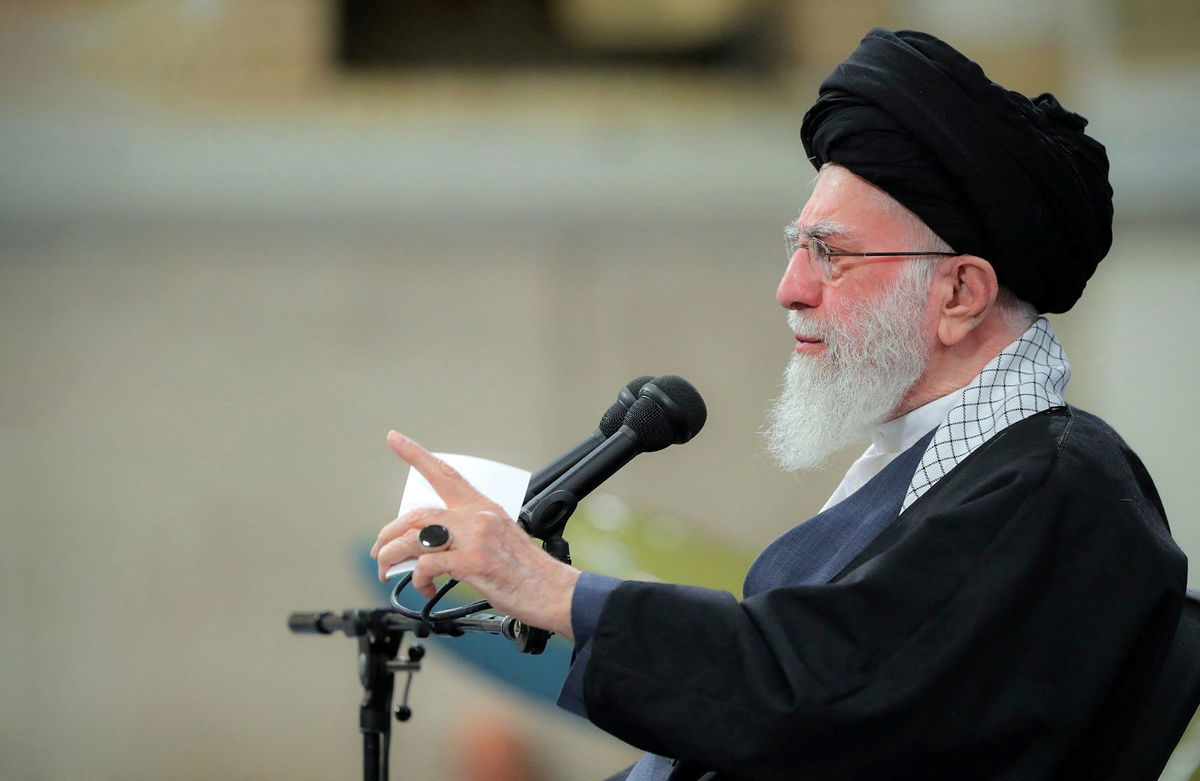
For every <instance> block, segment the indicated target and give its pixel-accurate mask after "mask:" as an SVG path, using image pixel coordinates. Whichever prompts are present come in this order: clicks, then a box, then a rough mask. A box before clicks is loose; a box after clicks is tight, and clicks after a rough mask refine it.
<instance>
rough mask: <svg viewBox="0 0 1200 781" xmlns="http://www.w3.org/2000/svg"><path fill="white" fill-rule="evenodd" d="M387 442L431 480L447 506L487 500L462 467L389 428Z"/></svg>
mask: <svg viewBox="0 0 1200 781" xmlns="http://www.w3.org/2000/svg"><path fill="white" fill-rule="evenodd" d="M387 441H388V445H390V446H391V448H392V450H394V451H396V455H398V456H400V457H401V458H402V459H404V460H405V461H406V462H408V464H409V465H410V466H411V467H412V468H413V469H415V470H417V471H418V472H420V473H421V475H422V476H423V477H424V478H425V479H426V480H428V481H429V484H430V485H431V486H433V490H435V491H437V494H438V496H440V497H442V501H444V502H445V503H446V506H447V507H458V506H461V505H464V504H467V503H469V502H472V501H476V500H480V499H484V496H483V494H481V493H479V492H478V491H476V490H475V487H474V486H472V485H471V484H470V483H468V482H467V479H466V478H465V477H463V476H462V475H460V474H459V473H458V470H456V469H455V468H454V467H452V466H450V465H449V464H447V463H446V462H445V461H443V460H442V459H440V458H438V457H437V456H435V455H434V454H433V453H430V452H429V451H428V450H426V449H425V448H423V447H421V445H419V444H417V443H416V442H414V441H413V440H411V439H409V438H408V437H406V436H404V435H403V434H400V433H397V432H395V431H389V432H388V435H387Z"/></svg>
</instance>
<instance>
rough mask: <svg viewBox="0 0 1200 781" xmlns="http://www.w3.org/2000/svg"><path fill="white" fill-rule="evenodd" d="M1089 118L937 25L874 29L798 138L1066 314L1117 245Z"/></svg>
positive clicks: (1006, 280)
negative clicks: (989, 68)
mask: <svg viewBox="0 0 1200 781" xmlns="http://www.w3.org/2000/svg"><path fill="white" fill-rule="evenodd" d="M1086 126H1087V120H1086V119H1084V118H1083V117H1081V116H1079V115H1078V114H1074V113H1072V112H1070V111H1067V110H1066V109H1064V108H1063V107H1062V106H1060V105H1059V103H1058V101H1057V100H1056V99H1055V98H1054V96H1053V95H1050V94H1049V93H1046V94H1043V95H1040V96H1038V97H1037V98H1035V99H1033V100H1030V99H1029V98H1027V97H1025V96H1024V95H1021V94H1020V93H1017V92H1012V91H1009V90H1006V89H1004V88H1003V87H1001V86H1000V85H999V84H995V83H993V82H992V81H991V80H989V79H988V77H987V76H986V75H985V74H984V72H983V70H982V69H981V68H980V67H979V66H978V65H976V64H975V63H974V62H972V61H971V60H969V59H967V58H966V57H964V56H963V55H962V54H960V53H959V52H958V51H956V50H955V49H954V48H952V47H951V46H949V45H948V44H946V43H945V42H943V41H940V40H938V39H937V38H935V37H933V36H932V35H928V34H926V33H919V32H912V31H909V30H902V31H899V32H895V33H892V32H889V31H887V30H881V29H878V28H877V29H874V30H872V31H871V32H869V33H868V34H867V37H866V38H864V39H863V41H862V43H861V44H860V45H859V47H858V49H857V50H855V52H854V53H853V54H851V55H850V57H849V59H847V60H846V61H845V62H843V63H842V64H841V65H839V66H838V67H837V68H836V69H835V70H834V72H833V73H832V74H831V75H830V76H829V78H827V79H825V81H824V83H822V84H821V90H820V96H819V97H818V99H817V102H816V104H815V105H814V106H813V107H812V108H811V109H809V111H808V113H807V114H806V115H805V116H804V123H803V125H802V126H801V129H800V135H801V139H802V140H803V142H804V149H805V151H806V152H807V153H808V157H809V159H810V160H811V161H812V162H813V165H815V166H816V167H817V168H820V167H821V166H822V165H823V164H825V163H826V162H834V163H837V164H838V165H842V166H845V167H846V168H848V169H849V170H850V171H851V172H853V173H854V174H856V175H858V176H860V177H862V178H863V179H866V180H867V181H869V182H871V183H872V184H874V185H875V186H877V187H879V188H880V189H882V190H883V191H884V192H886V193H888V194H889V195H890V196H892V197H893V198H895V199H896V200H897V201H899V202H900V203H902V204H903V205H904V206H905V207H907V208H908V209H909V210H910V211H912V212H913V213H915V214H916V215H917V216H918V217H920V218H921V219H922V220H924V222H925V224H926V225H928V226H929V227H930V228H931V229H932V230H933V231H934V232H935V233H937V234H938V235H939V236H941V237H942V238H943V239H944V240H945V241H946V242H947V243H949V244H950V246H951V247H953V248H954V250H955V251H956V252H961V253H964V254H969V255H977V256H979V257H981V258H984V259H985V260H987V261H989V262H990V263H991V264H992V267H993V268H994V269H995V270H996V276H997V277H998V279H999V281H1000V284H1001V285H1004V286H1005V287H1007V288H1008V289H1009V290H1011V291H1012V292H1013V293H1015V294H1016V296H1017V297H1018V298H1020V299H1022V300H1024V301H1028V302H1030V303H1032V304H1033V305H1034V306H1036V307H1037V308H1038V311H1039V312H1065V311H1067V310H1068V309H1070V308H1071V305H1072V304H1074V303H1075V301H1076V300H1077V299H1078V298H1079V296H1080V294H1081V293H1082V292H1083V288H1084V285H1085V284H1086V283H1087V280H1088V278H1089V277H1090V276H1091V275H1092V272H1093V271H1095V269H1096V266H1097V265H1098V264H1099V263H1100V260H1101V259H1102V258H1103V257H1104V255H1105V254H1106V253H1107V252H1108V248H1109V246H1110V245H1111V244H1112V216H1113V210H1112V188H1111V187H1110V186H1109V184H1108V156H1107V155H1106V154H1105V152H1104V147H1103V146H1102V145H1101V144H1100V143H1099V142H1098V141H1096V140H1095V139H1092V138H1090V137H1089V136H1087V135H1086V134H1085V133H1084V132H1083V129H1084V128H1085V127H1086ZM901 249H905V250H919V249H922V248H921V247H903V248H901Z"/></svg>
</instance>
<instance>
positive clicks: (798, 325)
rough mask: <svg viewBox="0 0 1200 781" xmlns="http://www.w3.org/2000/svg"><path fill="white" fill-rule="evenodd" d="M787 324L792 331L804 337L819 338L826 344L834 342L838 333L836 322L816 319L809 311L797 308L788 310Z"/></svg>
mask: <svg viewBox="0 0 1200 781" xmlns="http://www.w3.org/2000/svg"><path fill="white" fill-rule="evenodd" d="M787 324H788V328H790V329H791V330H792V333H794V334H800V335H801V336H803V337H805V338H806V339H820V340H821V341H823V342H825V343H826V344H832V343H833V342H835V341H836V340H837V337H838V335H839V329H838V326H837V324H836V323H831V322H829V321H828V320H821V319H818V318H816V317H814V316H813V315H812V313H811V312H807V311H802V310H798V309H789V310H788V313H787Z"/></svg>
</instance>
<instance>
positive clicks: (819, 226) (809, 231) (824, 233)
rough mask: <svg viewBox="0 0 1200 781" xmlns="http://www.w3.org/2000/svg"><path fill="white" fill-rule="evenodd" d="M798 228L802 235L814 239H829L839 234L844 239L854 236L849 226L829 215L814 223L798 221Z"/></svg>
mask: <svg viewBox="0 0 1200 781" xmlns="http://www.w3.org/2000/svg"><path fill="white" fill-rule="evenodd" d="M796 230H798V231H799V232H800V235H801V236H805V237H807V238H813V239H828V238H830V237H831V236H837V237H840V238H842V239H850V238H852V234H851V233H850V229H849V228H847V227H846V226H845V225H842V224H841V223H840V222H838V221H837V220H833V219H830V218H829V217H825V218H823V219H820V220H817V221H816V222H814V223H813V224H812V225H801V224H799V223H797V224H796Z"/></svg>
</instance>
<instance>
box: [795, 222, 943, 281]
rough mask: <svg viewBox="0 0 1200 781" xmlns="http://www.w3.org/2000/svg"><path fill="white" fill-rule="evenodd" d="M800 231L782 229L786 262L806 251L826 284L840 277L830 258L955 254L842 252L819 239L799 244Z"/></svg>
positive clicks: (810, 237) (811, 237)
mask: <svg viewBox="0 0 1200 781" xmlns="http://www.w3.org/2000/svg"><path fill="white" fill-rule="evenodd" d="M801 238H802V237H801V235H800V229H799V228H797V227H796V226H795V225H794V224H793V225H788V226H787V227H786V228H784V229H783V242H784V246H785V247H786V249H787V258H788V262H789V263H790V262H791V261H792V257H793V256H794V255H795V254H796V252H797V251H798V250H807V252H808V262H809V264H810V265H812V267H813V271H815V272H817V274H818V275H820V277H821V278H822V279H824V280H825V281H826V282H833V281H834V280H836V279H838V278H839V277H841V271H840V270H839V269H838V268H837V267H836V266H834V265H833V260H832V258H890V257H913V258H917V257H930V256H934V255H942V256H945V257H954V256H955V255H958V254H959V253H957V252H842V251H841V250H833V249H830V248H829V245H828V244H826V243H825V242H824V241H822V240H821V239H818V238H815V237H813V236H808V237H806V238H807V239H808V243H807V244H802V243H801Z"/></svg>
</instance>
